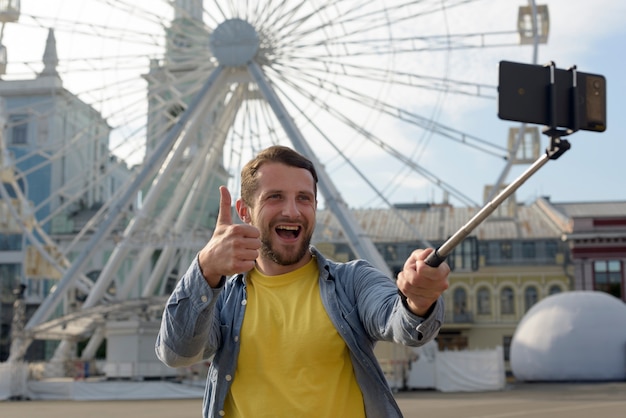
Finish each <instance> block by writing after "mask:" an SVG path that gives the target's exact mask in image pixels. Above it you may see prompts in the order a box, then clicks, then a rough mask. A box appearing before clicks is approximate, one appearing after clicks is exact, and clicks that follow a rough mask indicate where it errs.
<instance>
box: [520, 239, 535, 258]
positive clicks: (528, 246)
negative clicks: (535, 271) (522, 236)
mask: <svg viewBox="0 0 626 418" xmlns="http://www.w3.org/2000/svg"><path fill="white" fill-rule="evenodd" d="M522 258H524V259H526V260H528V259H531V260H534V259H535V258H536V252H535V243H534V242H522Z"/></svg>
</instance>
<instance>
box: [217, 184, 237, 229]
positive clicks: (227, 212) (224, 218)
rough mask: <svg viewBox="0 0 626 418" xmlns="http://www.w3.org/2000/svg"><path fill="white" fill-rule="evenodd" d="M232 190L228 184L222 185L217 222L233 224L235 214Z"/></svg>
mask: <svg viewBox="0 0 626 418" xmlns="http://www.w3.org/2000/svg"><path fill="white" fill-rule="evenodd" d="M230 205H231V198H230V192H229V191H228V189H227V188H226V186H220V209H219V212H218V213H217V224H218V225H219V224H222V225H232V223H233V215H232V212H231V207H230Z"/></svg>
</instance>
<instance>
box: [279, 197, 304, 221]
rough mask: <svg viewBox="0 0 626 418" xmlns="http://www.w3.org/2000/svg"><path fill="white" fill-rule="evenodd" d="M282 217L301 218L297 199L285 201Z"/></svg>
mask: <svg viewBox="0 0 626 418" xmlns="http://www.w3.org/2000/svg"><path fill="white" fill-rule="evenodd" d="M282 215H283V216H285V217H287V218H289V219H297V218H299V217H300V209H299V208H298V202H297V201H296V199H295V198H291V199H285V201H284V205H283V210H282Z"/></svg>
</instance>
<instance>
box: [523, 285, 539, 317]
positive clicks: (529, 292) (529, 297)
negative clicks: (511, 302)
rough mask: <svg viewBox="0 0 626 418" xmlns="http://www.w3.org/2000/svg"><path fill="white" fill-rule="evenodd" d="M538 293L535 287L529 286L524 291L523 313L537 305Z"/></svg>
mask: <svg viewBox="0 0 626 418" xmlns="http://www.w3.org/2000/svg"><path fill="white" fill-rule="evenodd" d="M538 298H539V292H537V288H536V287H535V286H529V287H527V288H526V290H525V291H524V312H528V310H529V309H530V308H532V306H533V305H534V304H535V303H537V300H538Z"/></svg>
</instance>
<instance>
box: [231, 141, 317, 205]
mask: <svg viewBox="0 0 626 418" xmlns="http://www.w3.org/2000/svg"><path fill="white" fill-rule="evenodd" d="M265 163H281V164H285V165H287V166H290V167H298V168H304V169H305V170H308V171H309V172H310V173H311V175H312V176H313V180H314V181H315V185H316V186H315V196H317V172H316V171H315V166H313V163H312V162H311V161H310V160H309V159H308V158H306V157H305V156H303V155H302V154H299V153H298V152H296V151H294V150H292V149H291V148H289V147H285V146H282V145H273V146H271V147H269V148H266V149H264V150H263V151H261V152H260V153H258V154H257V156H256V157H254V158H253V159H252V160H250V161H248V163H247V164H246V165H245V166H244V167H243V169H242V170H241V199H242V200H243V201H244V203H245V204H246V205H248V206H250V207H251V206H252V201H253V196H254V193H255V192H256V190H257V187H258V182H257V177H256V173H257V171H259V168H261V166H262V165H263V164H265Z"/></svg>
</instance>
